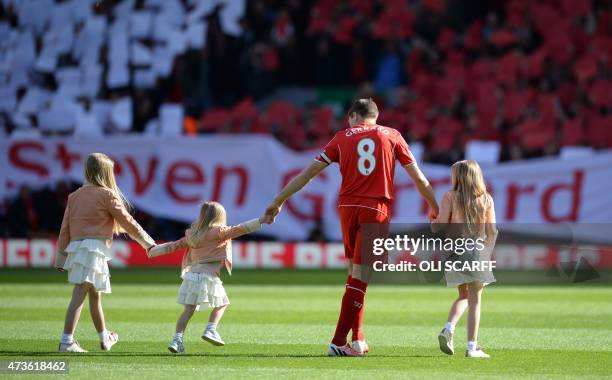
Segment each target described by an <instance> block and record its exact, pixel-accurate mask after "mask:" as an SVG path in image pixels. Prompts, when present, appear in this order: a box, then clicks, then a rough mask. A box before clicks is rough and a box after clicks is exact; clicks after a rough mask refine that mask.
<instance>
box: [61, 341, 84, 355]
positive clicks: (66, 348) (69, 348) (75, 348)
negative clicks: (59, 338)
mask: <svg viewBox="0 0 612 380" xmlns="http://www.w3.org/2000/svg"><path fill="white" fill-rule="evenodd" d="M57 352H79V353H83V352H89V351H87V350H86V349H84V348H83V347H81V346H80V345H79V342H77V341H76V340H75V341H73V342H72V343H70V344H68V343H60V344H59V347H58V348H57Z"/></svg>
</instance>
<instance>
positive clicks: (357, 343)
mask: <svg viewBox="0 0 612 380" xmlns="http://www.w3.org/2000/svg"><path fill="white" fill-rule="evenodd" d="M351 348H352V349H353V350H355V351H357V352H360V353H362V354H367V353H368V352H370V347H369V346H368V344H367V343H366V341H365V340H354V341H353V342H352V343H351Z"/></svg>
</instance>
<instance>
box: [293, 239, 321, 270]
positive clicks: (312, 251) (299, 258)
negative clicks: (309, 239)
mask: <svg viewBox="0 0 612 380" xmlns="http://www.w3.org/2000/svg"><path fill="white" fill-rule="evenodd" d="M323 262H324V254H323V245H322V244H317V243H304V244H297V245H296V247H295V266H296V267H298V268H310V269H313V268H317V269H318V268H323V267H324V265H323Z"/></svg>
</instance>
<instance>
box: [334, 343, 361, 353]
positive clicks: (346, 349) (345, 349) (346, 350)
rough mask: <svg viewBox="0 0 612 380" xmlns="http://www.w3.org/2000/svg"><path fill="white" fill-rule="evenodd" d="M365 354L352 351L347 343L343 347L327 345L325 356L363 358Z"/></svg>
mask: <svg viewBox="0 0 612 380" xmlns="http://www.w3.org/2000/svg"><path fill="white" fill-rule="evenodd" d="M364 355H365V354H363V353H361V352H358V351H356V350H354V349H353V348H352V347H351V346H350V345H349V344H348V343H347V344H346V345H345V346H336V345H335V344H333V343H330V344H329V348H328V349H327V356H364Z"/></svg>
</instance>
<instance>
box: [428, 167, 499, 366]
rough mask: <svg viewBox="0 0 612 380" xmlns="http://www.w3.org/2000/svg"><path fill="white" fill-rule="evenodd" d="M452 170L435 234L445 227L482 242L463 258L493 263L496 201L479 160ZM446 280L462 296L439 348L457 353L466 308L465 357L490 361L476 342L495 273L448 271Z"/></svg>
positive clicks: (451, 314) (487, 271)
mask: <svg viewBox="0 0 612 380" xmlns="http://www.w3.org/2000/svg"><path fill="white" fill-rule="evenodd" d="M451 171H452V190H450V191H447V192H446V193H445V194H444V196H443V198H442V205H441V207H440V212H439V214H438V216H437V217H436V219H434V220H432V229H433V230H434V231H436V230H440V229H442V228H445V229H446V232H447V234H449V233H450V234H452V235H454V236H455V237H472V238H481V239H483V240H484V247H485V248H484V249H483V250H481V251H474V252H467V253H466V256H464V257H463V259H464V260H471V261H472V262H474V261H481V262H482V261H484V260H490V256H491V251H492V249H493V246H494V245H495V240H496V239H497V228H496V227H495V206H494V204H493V198H492V197H491V195H490V194H489V193H488V191H487V188H486V185H485V181H484V178H483V175H482V170H481V169H480V166H479V165H478V163H477V162H476V161H473V160H464V161H459V162H456V163H455V164H453V166H452V168H451ZM469 255H471V256H469ZM455 258H459V257H457V256H455ZM445 277H446V282H447V285H448V286H453V287H455V286H456V287H457V289H458V291H459V297H458V298H457V299H456V300H455V301H454V302H453V304H452V306H451V308H450V311H449V313H448V321H447V322H446V325H445V326H444V328H443V329H442V331H441V332H440V334H439V336H438V340H439V343H440V349H441V350H442V352H444V353H446V354H449V355H452V354H454V347H453V334H454V330H455V325H456V324H457V322H458V321H459V319H460V318H461V316H462V315H463V312H464V311H465V309H466V308H467V309H468V318H467V335H468V337H467V338H468V343H467V350H466V356H467V357H478V358H488V357H489V355H488V354H486V353H484V352H483V351H482V350H481V349H480V348H479V347H478V342H477V339H478V327H479V324H480V305H481V298H482V291H483V289H484V286H485V285H487V284H490V283H492V282H495V277H494V276H493V273H492V271H490V270H479V271H461V272H458V271H446V272H445Z"/></svg>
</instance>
